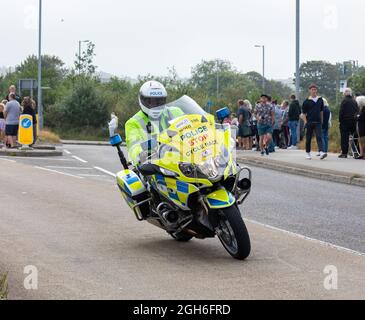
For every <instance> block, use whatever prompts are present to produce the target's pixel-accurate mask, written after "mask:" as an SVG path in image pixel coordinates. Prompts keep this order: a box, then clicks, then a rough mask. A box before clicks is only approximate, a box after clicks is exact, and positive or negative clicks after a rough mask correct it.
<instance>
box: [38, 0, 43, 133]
mask: <svg viewBox="0 0 365 320" xmlns="http://www.w3.org/2000/svg"><path fill="white" fill-rule="evenodd" d="M38 118H39V129H40V130H42V129H43V125H44V121H43V102H42V0H39V28H38Z"/></svg>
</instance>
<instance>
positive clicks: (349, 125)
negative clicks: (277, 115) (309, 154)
mask: <svg viewBox="0 0 365 320" xmlns="http://www.w3.org/2000/svg"><path fill="white" fill-rule="evenodd" d="M358 112H359V107H358V105H357V103H356V100H355V99H354V98H353V96H352V90H351V89H350V88H347V89H346V90H345V93H344V99H343V101H342V103H341V107H340V116H339V120H340V131H341V150H342V153H341V154H340V155H339V158H343V159H346V158H347V155H348V153H349V141H350V135H353V134H354V133H356V118H355V117H356V115H357V113H358Z"/></svg>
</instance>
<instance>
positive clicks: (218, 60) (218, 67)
mask: <svg viewBox="0 0 365 320" xmlns="http://www.w3.org/2000/svg"><path fill="white" fill-rule="evenodd" d="M218 99H219V60H217V100H218ZM217 103H218V101H217Z"/></svg>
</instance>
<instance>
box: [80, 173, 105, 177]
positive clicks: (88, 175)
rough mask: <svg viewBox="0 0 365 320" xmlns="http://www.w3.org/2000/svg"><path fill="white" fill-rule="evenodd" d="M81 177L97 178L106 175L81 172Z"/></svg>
mask: <svg viewBox="0 0 365 320" xmlns="http://www.w3.org/2000/svg"><path fill="white" fill-rule="evenodd" d="M79 176H80V177H87V178H97V177H105V176H104V175H102V174H79Z"/></svg>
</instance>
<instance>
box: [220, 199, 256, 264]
mask: <svg viewBox="0 0 365 320" xmlns="http://www.w3.org/2000/svg"><path fill="white" fill-rule="evenodd" d="M217 235H218V238H219V240H220V241H221V243H222V244H223V246H224V248H225V249H226V250H227V251H228V253H229V254H230V255H231V256H232V257H233V258H235V259H238V260H245V259H246V258H247V257H248V256H249V255H250V252H251V241H250V236H249V234H248V231H247V228H246V225H245V223H244V222H243V219H242V217H241V213H240V211H239V209H238V207H236V206H232V207H229V208H225V209H221V210H220V211H219V214H218V226H217Z"/></svg>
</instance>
